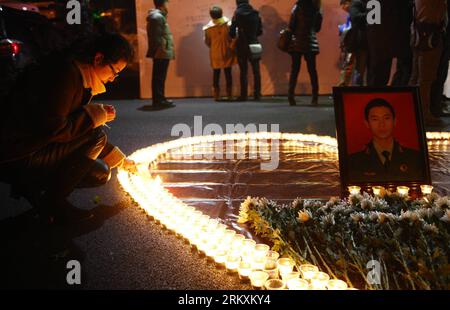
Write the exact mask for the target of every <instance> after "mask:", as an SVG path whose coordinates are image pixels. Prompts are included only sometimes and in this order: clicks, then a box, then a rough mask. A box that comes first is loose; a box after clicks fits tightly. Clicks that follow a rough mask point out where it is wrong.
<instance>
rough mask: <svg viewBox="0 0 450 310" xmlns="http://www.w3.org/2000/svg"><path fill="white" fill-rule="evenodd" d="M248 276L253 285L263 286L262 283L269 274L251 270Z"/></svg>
mask: <svg viewBox="0 0 450 310" xmlns="http://www.w3.org/2000/svg"><path fill="white" fill-rule="evenodd" d="M249 278H250V282H251V283H252V286H253V287H256V288H263V287H264V284H265V283H266V281H267V280H268V279H269V275H268V274H267V273H266V272H264V271H253V272H252V273H251V274H250V275H249Z"/></svg>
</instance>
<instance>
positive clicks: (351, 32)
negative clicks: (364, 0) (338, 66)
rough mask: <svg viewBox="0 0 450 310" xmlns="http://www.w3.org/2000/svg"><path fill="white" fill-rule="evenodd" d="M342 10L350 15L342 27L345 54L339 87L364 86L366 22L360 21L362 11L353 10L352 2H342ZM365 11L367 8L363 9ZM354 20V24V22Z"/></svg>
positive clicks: (342, 46)
mask: <svg viewBox="0 0 450 310" xmlns="http://www.w3.org/2000/svg"><path fill="white" fill-rule="evenodd" d="M341 8H342V9H343V10H344V11H346V12H348V13H349V16H348V18H347V22H346V23H345V24H344V25H340V28H339V32H340V36H341V48H342V50H343V54H344V57H343V58H344V61H343V69H342V71H341V78H340V81H339V86H349V85H352V84H353V85H356V86H363V85H364V75H365V73H366V65H367V37H366V32H365V27H366V25H365V21H364V22H363V23H361V21H360V20H358V13H359V12H360V9H356V10H355V8H353V9H352V0H341ZM361 9H362V11H363V12H364V11H365V8H361ZM352 18H353V19H354V22H352Z"/></svg>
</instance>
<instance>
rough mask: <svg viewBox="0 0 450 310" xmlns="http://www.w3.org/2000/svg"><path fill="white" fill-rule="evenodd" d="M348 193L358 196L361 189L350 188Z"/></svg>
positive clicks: (356, 187)
mask: <svg viewBox="0 0 450 310" xmlns="http://www.w3.org/2000/svg"><path fill="white" fill-rule="evenodd" d="M348 191H349V192H350V195H358V194H359V193H361V187H359V186H349V187H348Z"/></svg>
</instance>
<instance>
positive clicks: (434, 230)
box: [423, 223, 439, 234]
mask: <svg viewBox="0 0 450 310" xmlns="http://www.w3.org/2000/svg"><path fill="white" fill-rule="evenodd" d="M423 229H424V230H425V231H427V232H431V233H434V234H438V233H439V229H438V228H437V226H436V225H435V224H434V223H433V224H431V225H430V224H424V225H423Z"/></svg>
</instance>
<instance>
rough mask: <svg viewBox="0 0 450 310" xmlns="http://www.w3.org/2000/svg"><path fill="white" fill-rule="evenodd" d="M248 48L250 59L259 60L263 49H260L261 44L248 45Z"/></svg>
mask: <svg viewBox="0 0 450 310" xmlns="http://www.w3.org/2000/svg"><path fill="white" fill-rule="evenodd" d="M248 47H249V49H250V58H251V59H253V60H259V59H261V56H262V52H263V47H262V45H261V43H254V44H249V46H248Z"/></svg>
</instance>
